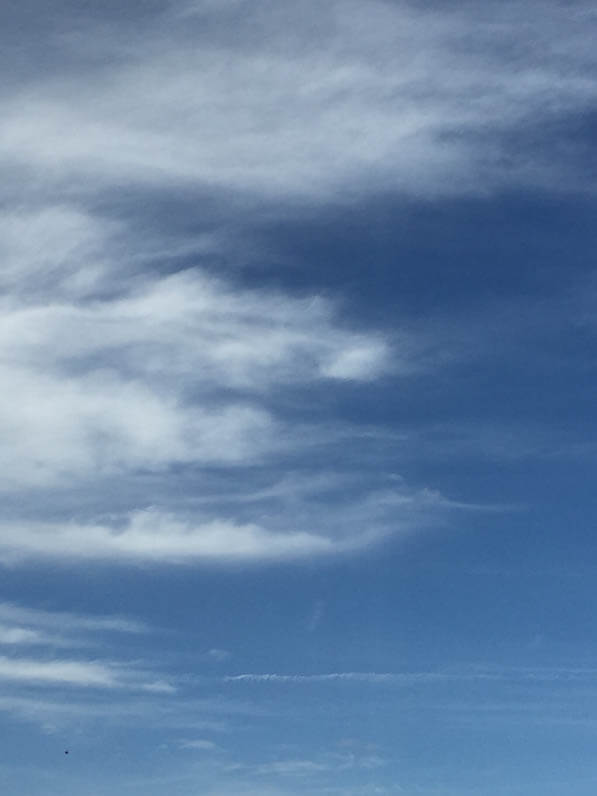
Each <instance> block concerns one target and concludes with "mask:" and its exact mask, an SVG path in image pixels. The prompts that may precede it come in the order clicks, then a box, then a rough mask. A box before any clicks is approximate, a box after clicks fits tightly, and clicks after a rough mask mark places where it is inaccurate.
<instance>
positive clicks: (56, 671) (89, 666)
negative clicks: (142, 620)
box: [0, 656, 118, 687]
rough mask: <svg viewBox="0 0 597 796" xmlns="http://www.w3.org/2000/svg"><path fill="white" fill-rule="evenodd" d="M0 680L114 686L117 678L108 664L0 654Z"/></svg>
mask: <svg viewBox="0 0 597 796" xmlns="http://www.w3.org/2000/svg"><path fill="white" fill-rule="evenodd" d="M0 680H15V681H20V682H33V683H61V684H65V685H73V686H89V687H115V686H117V685H118V680H117V679H116V678H115V676H114V672H113V671H112V670H111V669H110V667H108V666H106V665H104V664H102V663H97V662H87V661H64V660H57V661H40V660H34V659H28V658H7V657H5V656H0Z"/></svg>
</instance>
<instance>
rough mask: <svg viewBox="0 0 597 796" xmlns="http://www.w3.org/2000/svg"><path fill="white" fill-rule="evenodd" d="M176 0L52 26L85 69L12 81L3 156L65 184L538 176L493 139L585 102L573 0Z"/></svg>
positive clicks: (436, 186) (584, 53)
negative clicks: (142, 13) (133, 33)
mask: <svg viewBox="0 0 597 796" xmlns="http://www.w3.org/2000/svg"><path fill="white" fill-rule="evenodd" d="M194 8H195V12H196V13H198V14H199V15H200V18H199V19H198V20H197V23H196V26H195V27H193V25H194V20H193V16H192V14H191V15H190V16H189V13H190V12H189V11H187V13H186V15H185V16H184V18H182V19H181V18H180V15H179V13H178V12H179V9H178V8H176V9H175V10H174V11H173V12H171V13H168V12H166V13H165V14H164V15H163V16H162V17H161V18H160V19H159V21H158V23H157V24H156V27H155V29H153V30H152V29H151V28H145V29H144V30H143V35H142V36H139V37H138V38H134V37H131V38H130V39H129V40H125V39H124V38H123V37H122V36H119V35H118V31H116V30H115V31H111V30H109V29H108V30H107V31H104V32H103V35H102V33H100V31H98V30H97V29H95V30H85V29H84V28H83V29H82V30H80V31H79V35H78V36H77V38H76V39H74V38H73V39H71V40H70V41H69V39H68V37H63V39H62V41H61V44H62V46H63V47H69V46H70V48H71V50H74V52H75V55H76V56H77V55H78V56H79V57H81V59H82V61H83V63H85V59H84V54H85V52H86V50H87V49H89V50H92V51H93V52H94V53H95V54H96V57H97V60H98V62H99V63H101V68H97V70H95V71H93V69H91V68H90V66H89V64H88V63H85V66H86V68H85V69H83V70H82V72H81V75H80V76H79V75H78V74H76V73H75V72H74V71H73V72H71V75H70V76H69V78H68V79H65V78H64V77H63V76H60V77H58V76H57V75H53V74H51V73H50V74H49V75H48V76H45V75H38V76H37V77H36V79H35V80H32V81H31V82H29V83H27V84H23V85H21V86H19V87H13V88H12V96H8V97H5V99H4V106H3V110H4V113H3V126H2V135H1V136H0V147H1V149H2V151H3V153H4V157H5V158H7V159H8V160H9V161H10V162H11V163H13V164H15V163H17V164H18V163H22V164H33V165H34V167H35V168H37V170H38V173H39V174H43V175H45V178H46V179H47V180H49V181H50V182H51V181H57V182H59V183H60V182H61V181H66V183H67V184H71V183H72V182H73V181H78V180H81V179H83V178H84V177H85V176H87V177H91V178H92V179H93V180H95V181H108V182H117V181H120V180H122V179H123V178H124V179H126V180H139V181H143V182H146V183H152V184H156V183H161V184H164V183H166V182H170V183H172V184H181V185H188V184H202V185H209V186H212V187H221V188H225V189H229V188H231V189H234V190H236V191H244V192H248V193H259V194H265V195H268V196H280V195H284V196H288V195H289V194H294V195H298V196H303V197H304V196H309V197H317V196H319V197H321V196H329V195H336V196H337V195H338V194H339V193H340V192H342V191H346V192H348V193H351V192H353V191H355V190H356V189H358V190H360V191H362V190H366V189H367V188H369V187H371V188H382V189H387V188H394V189H397V190H399V191H406V192H408V193H411V194H412V193H414V194H416V195H421V194H432V195H434V194H437V193H454V192H456V193H459V192H484V191H486V190H488V189H492V188H496V187H499V186H503V185H504V184H512V183H513V182H514V183H520V182H523V183H526V184H537V183H541V181H544V180H545V179H546V178H549V176H550V175H552V174H553V168H554V166H553V164H550V163H549V162H548V161H547V160H544V161H543V162H541V160H540V159H539V158H538V156H535V157H533V155H530V154H528V153H527V154H524V153H522V152H518V151H516V149H513V148H510V149H508V150H506V151H505V152H504V151H503V146H504V145H503V143H500V136H502V137H503V134H504V133H510V132H512V131H516V130H517V129H520V128H524V126H525V125H527V124H536V123H537V121H538V120H539V119H550V118H553V117H554V116H560V117H561V116H562V115H564V114H566V113H574V112H581V111H582V110H584V109H586V108H590V107H592V105H593V104H594V102H595V94H596V90H595V85H594V81H593V80H592V77H591V71H592V69H593V68H594V66H595V54H594V48H592V23H594V19H595V16H594V10H593V9H592V7H591V6H590V5H589V4H587V3H580V4H577V5H576V6H575V7H574V10H573V11H571V10H570V9H569V8H568V7H567V6H562V5H561V4H558V3H556V2H552V0H538V1H535V2H531V3H527V4H525V6H524V7H520V6H514V5H513V4H511V3H491V4H484V5H483V6H482V7H481V6H477V5H472V4H465V5H464V6H459V7H455V6H454V5H451V6H450V7H446V8H441V7H438V6H435V7H433V8H429V9H426V8H421V7H420V6H419V7H416V6H413V5H412V4H407V3H388V2H381V0H372V1H371V2H369V3H368V4H367V5H366V7H364V6H363V5H362V4H359V3H357V2H355V1H354V0H337V1H336V2H333V3H330V4H328V5H327V6H326V7H325V8H322V6H321V4H318V3H314V2H307V3H306V5H305V4H301V6H300V8H299V7H295V6H294V5H293V4H290V3H288V2H281V3H279V4H277V5H276V7H273V6H272V4H271V3H269V2H257V3H251V4H247V3H240V4H233V5H232V6H231V5H230V4H225V5H222V4H213V3H209V4H206V3H198V4H195V6H194ZM206 21H208V22H209V25H207V24H206ZM203 30H207V31H209V32H210V35H206V34H203ZM531 34H532V35H531ZM102 56H103V58H104V59H105V62H110V63H111V64H112V66H111V67H108V66H106V63H105V62H104V63H102ZM559 176H561V177H565V170H564V168H562V169H560V175H559Z"/></svg>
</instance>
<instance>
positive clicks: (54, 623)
mask: <svg viewBox="0 0 597 796" xmlns="http://www.w3.org/2000/svg"><path fill="white" fill-rule="evenodd" d="M0 623H2V626H3V627H4V628H5V629H13V630H15V631H17V632H21V631H22V632H23V633H25V636H24V638H27V634H32V636H31V638H37V639H40V640H42V639H43V640H44V643H46V642H48V640H49V639H55V638H56V635H55V634H56V633H59V634H61V636H60V637H63V635H68V634H69V633H76V634H78V635H79V636H80V635H81V634H86V635H89V634H90V633H98V632H100V633H114V632H116V633H135V634H137V633H147V632H148V631H149V628H148V627H147V625H145V624H143V623H142V622H139V621H138V620H133V619H130V618H127V617H122V616H101V615H100V616H85V615H81V614H76V613H73V612H70V611H47V610H43V609H39V608H26V607H24V606H22V605H16V604H14V603H7V602H0Z"/></svg>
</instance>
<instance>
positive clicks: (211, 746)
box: [180, 738, 219, 752]
mask: <svg viewBox="0 0 597 796" xmlns="http://www.w3.org/2000/svg"><path fill="white" fill-rule="evenodd" d="M180 747H181V749H197V750H198V751H200V752H213V751H215V750H217V749H219V746H218V745H217V744H216V743H214V742H213V741H208V740H207V739H205V738H196V739H193V740H187V741H181V742H180Z"/></svg>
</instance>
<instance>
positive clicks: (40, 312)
mask: <svg viewBox="0 0 597 796" xmlns="http://www.w3.org/2000/svg"><path fill="white" fill-rule="evenodd" d="M544 5H545V7H548V8H549V9H550V13H551V18H552V19H554V20H557V21H558V22H560V23H561V26H560V28H559V29H557V34H556V27H553V26H552V25H551V24H550V25H546V24H544V23H543V21H542V20H543V19H544V17H543V16H542V15H541V14H540V13H537V11H538V10H539V9H540V8H541V7H542V5H541V3H536V2H533V3H531V5H530V6H528V7H525V10H524V13H523V11H516V14H515V16H516V25H513V24H512V16H511V15H512V14H513V13H514V11H515V9H513V8H512V7H511V6H508V8H507V9H506V10H504V7H503V5H502V4H490V5H489V6H487V7H484V9H483V10H482V11H481V10H479V9H477V8H476V7H475V8H473V7H470V8H467V9H466V11H465V10H463V9H459V8H442V9H437V8H436V9H427V10H426V9H423V8H422V7H420V6H416V5H412V4H407V3H390V2H382V0H373V1H372V2H371V3H370V4H368V6H367V8H366V9H364V8H363V7H362V5H359V4H358V3H356V2H353V0H335V2H333V3H331V4H329V5H328V6H326V7H325V8H324V9H322V8H321V5H320V4H316V3H312V2H311V0H308V2H307V5H306V7H301V9H300V10H299V9H298V8H297V7H295V6H294V5H292V4H291V3H288V2H281V3H277V4H272V3H271V2H268V1H266V0H258V1H257V2H255V3H251V4H247V3H246V2H231V3H221V4H220V3H213V2H207V1H206V2H196V3H185V4H178V3H177V4H170V5H168V4H166V5H163V6H161V7H160V9H158V10H156V9H154V10H153V11H152V12H147V13H145V12H141V11H139V12H138V14H136V15H135V24H134V25H133V24H130V20H129V21H127V19H128V18H127V19H122V18H120V17H118V19H116V18H113V17H112V12H111V10H110V9H108V8H106V9H102V10H100V11H98V15H99V16H94V15H89V14H88V13H87V12H86V11H84V10H77V11H76V13H75V14H74V16H73V19H72V20H70V21H71V22H72V23H73V24H69V25H68V26H65V25H61V24H59V20H58V21H57V20H56V19H54V14H52V15H50V16H51V17H52V18H51V19H49V18H46V16H44V15H47V14H48V12H47V10H44V9H40V10H39V13H40V15H41V17H40V24H41V20H45V22H47V26H45V31H46V33H45V39H44V43H45V46H47V47H48V48H49V51H51V52H52V53H53V57H52V58H49V57H48V63H47V64H46V67H47V68H44V69H31V70H29V69H24V68H19V69H16V70H15V71H14V72H11V79H10V80H9V81H8V82H7V83H6V85H5V86H4V87H3V125H2V132H1V133H0V162H2V163H5V164H7V167H8V166H9V170H8V172H7V173H8V177H7V180H6V182H5V183H4V187H3V188H0V201H2V203H3V205H2V206H3V211H4V212H3V215H2V217H1V218H0V255H1V256H2V258H3V262H4V263H5V268H4V270H3V273H2V274H1V275H0V380H1V381H2V383H3V384H4V385H6V387H5V389H3V390H2V392H1V393H0V436H1V437H2V440H3V445H2V449H1V451H0V468H1V469H2V472H3V479H2V483H1V484H0V491H1V492H2V497H3V503H4V505H5V506H6V507H7V510H6V516H5V518H4V519H3V520H2V523H1V524H0V561H2V562H4V563H5V564H6V563H10V564H17V563H22V562H24V561H31V560H39V559H46V560H48V559H51V560H60V561H68V562H70V563H71V564H72V563H80V562H83V561H104V562H105V561H119V562H127V563H131V562H136V563H151V564H158V563H167V564H183V563H189V564H193V563H200V562H209V563H214V562H235V563H249V562H278V561H286V560H295V559H296V560H304V559H307V558H312V557H316V556H330V555H342V554H346V553H349V552H354V551H358V550H362V549H364V548H365V547H367V546H370V545H373V544H376V543H378V542H380V541H381V540H383V539H387V538H388V537H390V536H391V535H392V534H394V535H396V534H399V535H403V536H404V535H407V534H409V533H412V532H413V531H415V530H419V529H421V528H423V527H429V526H430V525H431V524H433V525H435V526H439V525H441V523H442V522H443V521H444V520H445V517H446V516H447V515H448V514H449V512H451V511H453V510H458V509H462V508H466V507H467V506H466V504H465V503H464V502H460V503H458V502H456V501H453V502H451V501H449V500H448V499H447V498H445V497H444V496H442V495H441V494H440V493H439V492H437V491H436V490H434V489H430V488H427V487H426V486H425V485H419V484H413V485H407V484H406V483H405V482H401V483H400V484H398V485H396V486H395V488H393V487H388V486H387V484H388V477H387V474H386V472H385V466H386V461H382V462H381V463H380V459H381V458H382V457H378V459H377V461H376V463H375V467H371V468H368V469H367V472H366V473H365V469H366V468H364V467H362V465H361V464H360V465H359V477H358V478H355V470H356V466H355V464H354V459H355V458H356V457H358V456H361V453H362V447H363V446H362V444H361V443H362V439H363V435H362V433H360V432H359V430H358V429H357V426H358V425H359V422H360V419H359V421H358V422H353V423H351V422H349V421H342V422H344V426H343V431H344V432H345V436H344V437H343V440H342V445H340V444H338V439H337V438H338V433H337V431H338V427H339V426H340V425H341V424H342V423H341V422H340V421H338V423H337V427H335V426H334V424H335V422H336V421H335V420H334V421H332V420H330V417H329V414H330V413H329V407H330V406H332V405H333V404H334V403H337V404H338V405H341V404H342V396H343V395H345V394H346V395H349V396H350V399H349V400H353V399H354V396H355V395H362V394H363V391H365V390H370V391H373V390H374V389H380V385H383V384H384V383H385V380H386V379H389V378H392V379H394V380H395V381H394V383H393V384H394V386H396V380H397V379H408V378H412V377H413V376H416V375H417V374H419V373H421V372H426V373H428V372H430V371H432V370H433V369H434V368H436V367H439V366H440V365H439V363H440V362H442V363H443V362H445V360H446V357H445V356H444V352H443V351H442V352H440V354H437V353H436V352H437V350H438V348H440V347H441V341H440V344H438V342H437V337H438V336H437V334H436V335H433V334H431V333H428V332H427V331H425V330H424V331H423V332H421V333H419V332H413V331H412V330H410V329H408V328H406V327H405V328H397V329H396V331H395V333H393V334H392V335H389V334H386V333H382V332H381V331H379V330H376V329H375V328H371V327H369V328H368V327H366V326H365V325H364V324H363V323H360V322H358V321H356V320H354V319H353V320H349V319H348V318H347V314H346V313H345V312H343V307H342V304H341V302H340V301H337V300H336V299H335V297H334V296H333V295H330V294H327V295H326V296H322V295H319V294H318V293H317V291H314V290H311V291H310V290H308V289H305V290H303V291H298V290H297V291H295V292H292V291H290V290H282V289H280V288H274V287H271V286H267V285H266V284H264V283H263V282H261V281H259V280H255V279H253V280H252V279H250V278H248V279H245V278H244V277H245V276H246V274H245V273H244V271H243V268H242V266H243V263H245V262H246V260H247V259H248V260H251V259H252V257H253V256H254V253H247V252H246V251H245V250H244V249H243V247H242V245H241V244H240V243H239V241H244V238H243V235H242V234H240V233H239V230H243V229H244V228H245V227H247V226H248V227H251V225H252V224H255V223H257V225H258V223H261V222H262V221H263V219H264V218H265V219H270V220H271V219H277V218H281V217H284V216H286V215H288V214H294V213H300V212H302V209H305V208H307V207H308V208H310V211H311V212H312V210H313V206H316V207H317V206H319V203H321V202H327V201H330V202H343V201H345V200H347V199H348V200H351V198H354V197H356V196H364V195H367V194H371V193H379V192H384V191H392V192H397V193H399V194H402V195H405V196H410V197H412V196H416V197H419V198H420V197H435V196H438V195H444V194H446V193H448V194H470V193H473V194H479V193H486V192H488V191H491V190H499V189H501V188H502V187H503V186H505V185H508V186H511V185H513V184H515V185H517V186H518V185H520V184H524V185H532V186H535V185H537V184H538V183H540V182H541V181H542V180H544V179H547V178H548V177H549V175H550V174H552V171H553V169H554V168H557V166H554V163H553V158H552V159H547V160H546V159H544V161H541V160H540V158H539V156H537V157H534V156H532V155H530V154H529V153H528V152H522V151H521V152H518V151H517V150H516V147H514V149H513V147H512V146H510V145H508V143H507V140H506V139H507V138H508V135H512V134H513V133H516V132H517V131H520V130H522V129H526V127H527V126H528V125H536V124H538V123H539V121H540V120H543V119H546V118H548V117H549V118H552V117H557V118H560V117H561V116H562V115H565V114H570V113H576V112H581V111H582V110H584V109H585V108H587V107H589V106H591V105H592V103H593V101H594V99H595V88H594V85H593V84H592V82H591V81H590V80H588V79H587V78H586V77H585V76H584V75H585V74H586V73H587V70H588V68H589V67H591V66H592V65H593V63H594V55H593V49H592V47H591V41H590V37H589V35H588V33H587V26H586V24H585V23H586V19H587V18H588V17H590V16H591V13H590V10H589V9H588V8H587V7H585V6H584V5H583V4H581V5H580V6H579V8H578V11H577V12H576V13H575V14H570V13H568V11H566V13H564V10H563V9H560V7H559V5H557V4H555V3H551V2H546V3H545V4H544ZM58 16H59V14H58ZM45 22H44V25H45ZM531 22H532V23H533V28H532V29H533V36H534V38H533V41H534V42H535V43H534V44H533V46H527V42H526V39H525V35H526V33H525V32H528V30H530V24H531ZM552 27H553V29H552ZM521 31H522V32H521ZM562 31H565V32H566V36H564V37H562V35H561V34H562ZM564 39H565V41H566V42H568V43H569V44H567V45H564V44H563V41H564ZM473 42H474V46H473ZM572 44H573V45H574V46H572ZM36 52H37V50H36ZM514 56H515V57H514ZM73 64H76V65H77V68H73ZM514 150H516V151H514ZM548 160H549V162H548ZM32 172H34V173H35V175H36V177H35V180H34V181H33V182H32V181H31V180H30V179H25V178H26V177H27V175H30V174H31V173H32ZM28 186H29V187H28ZM213 207H216V209H215V210H213ZM179 208H184V213H183V215H184V216H185V220H183V221H181V220H180V219H179V218H178V209H179ZM256 220H257V221H256ZM237 233H238V237H235V235H236V234H237ZM249 237H250V236H249ZM222 263H224V265H222ZM220 265H221V266H222V267H221V268H218V266H220ZM216 272H218V276H216V275H215V274H216ZM399 325H400V324H397V327H398V326H399ZM431 337H433V338H434V339H433V341H431V342H430V338H431ZM430 352H431V353H430ZM342 391H346V393H343V392H342ZM326 407H327V410H328V411H327V414H326V411H325V410H326ZM361 432H362V428H361ZM380 433H382V434H383V433H385V432H384V430H383V429H382V430H381V432H380ZM334 435H335V442H334ZM334 444H336V448H335V449H334ZM340 448H341V450H340ZM349 448H351V449H352V450H349ZM339 451H340V452H339ZM314 452H316V454H317V455H314ZM392 455H394V454H392ZM351 456H352V460H353V461H352V463H349V462H348V460H349V459H350V457H351ZM334 479H335V481H334ZM1 619H2V617H1V616H0V621H1ZM316 621H317V620H316V619H315V620H313V622H314V623H316ZM51 632H52V633H54V637H56V636H57V634H56V632H55V630H52V631H51ZM49 633H50V630H48V629H44V627H43V626H42V625H40V626H37V625H35V624H33V625H32V626H28V625H27V623H23V627H17V626H16V625H15V626H12V625H9V626H7V627H6V628H4V627H0V641H2V643H4V644H13V645H18V644H30V645H31V644H36V643H42V642H44V641H47V640H48V634H49ZM156 682H159V680H158V681H156Z"/></svg>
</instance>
